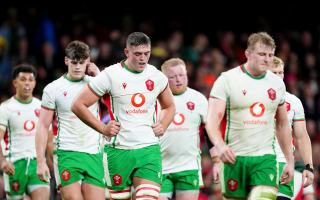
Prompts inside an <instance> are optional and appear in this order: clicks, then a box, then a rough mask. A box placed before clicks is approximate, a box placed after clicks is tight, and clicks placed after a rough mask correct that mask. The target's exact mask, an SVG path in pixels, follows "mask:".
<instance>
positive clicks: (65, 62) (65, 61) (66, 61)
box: [64, 56, 69, 66]
mask: <svg viewBox="0 0 320 200" xmlns="http://www.w3.org/2000/svg"><path fill="white" fill-rule="evenodd" d="M68 60H69V58H68V57H67V56H65V57H64V64H65V65H67V66H68Z"/></svg>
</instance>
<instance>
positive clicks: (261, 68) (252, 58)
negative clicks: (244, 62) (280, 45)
mask: <svg viewBox="0 0 320 200" xmlns="http://www.w3.org/2000/svg"><path fill="white" fill-rule="evenodd" d="M246 56H247V59H248V67H250V68H251V73H253V74H252V75H254V76H260V75H263V74H265V73H266V71H267V69H268V66H270V65H271V64H272V61H273V56H274V49H273V48H272V47H271V46H266V45H265V44H262V43H261V42H258V43H256V44H255V45H254V47H253V48H252V49H247V51H246Z"/></svg>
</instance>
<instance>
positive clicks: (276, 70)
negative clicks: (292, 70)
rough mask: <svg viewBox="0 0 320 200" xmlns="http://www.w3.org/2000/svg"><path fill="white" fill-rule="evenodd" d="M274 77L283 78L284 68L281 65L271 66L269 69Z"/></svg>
mask: <svg viewBox="0 0 320 200" xmlns="http://www.w3.org/2000/svg"><path fill="white" fill-rule="evenodd" d="M269 69H270V71H272V72H273V73H274V74H275V75H277V76H279V77H280V78H281V79H283V78H284V67H283V65H278V66H272V67H270V68H269Z"/></svg>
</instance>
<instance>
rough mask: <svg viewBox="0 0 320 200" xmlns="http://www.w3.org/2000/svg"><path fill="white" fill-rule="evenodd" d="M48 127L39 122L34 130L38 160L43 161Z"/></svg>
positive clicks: (44, 159)
mask: <svg viewBox="0 0 320 200" xmlns="http://www.w3.org/2000/svg"><path fill="white" fill-rule="evenodd" d="M47 133H48V128H46V127H45V126H44V125H42V124H39V125H38V128H37V131H36V138H35V140H36V153H37V160H38V162H45V161H46V157H45V152H46V146H47V141H48V134H47Z"/></svg>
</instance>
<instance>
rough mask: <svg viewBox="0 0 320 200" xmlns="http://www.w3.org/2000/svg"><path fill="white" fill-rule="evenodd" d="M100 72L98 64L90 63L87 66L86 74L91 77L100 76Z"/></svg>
mask: <svg viewBox="0 0 320 200" xmlns="http://www.w3.org/2000/svg"><path fill="white" fill-rule="evenodd" d="M99 72H100V70H99V68H98V67H97V65H96V64H94V63H93V62H89V63H88V64H87V69H86V74H88V75H89V76H96V75H98V74H99Z"/></svg>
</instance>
